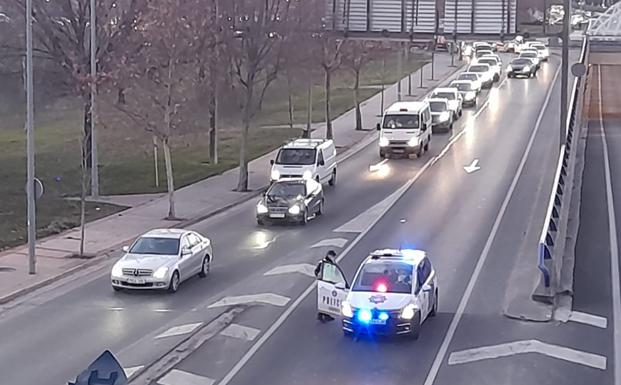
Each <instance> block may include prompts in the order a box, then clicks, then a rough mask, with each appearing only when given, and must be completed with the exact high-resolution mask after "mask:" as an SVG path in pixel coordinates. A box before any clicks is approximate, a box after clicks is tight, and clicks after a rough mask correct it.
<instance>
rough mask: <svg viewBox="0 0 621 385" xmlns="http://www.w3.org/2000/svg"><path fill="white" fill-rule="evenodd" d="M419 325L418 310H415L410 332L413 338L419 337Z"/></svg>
mask: <svg viewBox="0 0 621 385" xmlns="http://www.w3.org/2000/svg"><path fill="white" fill-rule="evenodd" d="M420 326H421V324H420V312H417V313H416V314H415V315H414V319H413V320H412V331H411V332H410V337H411V338H412V339H413V340H417V339H418V337H420Z"/></svg>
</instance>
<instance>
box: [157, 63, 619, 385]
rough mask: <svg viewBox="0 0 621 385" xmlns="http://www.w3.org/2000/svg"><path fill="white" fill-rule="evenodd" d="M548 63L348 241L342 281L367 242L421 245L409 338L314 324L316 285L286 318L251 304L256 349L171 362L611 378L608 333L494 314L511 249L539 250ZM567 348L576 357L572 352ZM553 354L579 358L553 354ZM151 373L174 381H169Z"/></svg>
mask: <svg viewBox="0 0 621 385" xmlns="http://www.w3.org/2000/svg"><path fill="white" fill-rule="evenodd" d="M557 63H558V62H557V60H556V59H555V58H553V60H552V61H551V63H550V64H547V65H546V66H545V67H544V69H543V70H542V73H541V74H540V76H539V77H538V79H537V80H532V81H529V80H521V79H512V80H511V81H507V82H504V83H503V84H502V85H501V87H500V89H495V90H493V91H492V96H491V97H490V101H489V105H488V106H487V108H485V109H484V110H482V111H481V112H480V113H479V114H477V116H476V117H475V116H471V117H469V118H467V119H465V124H466V126H467V127H470V129H469V130H468V131H467V132H466V133H465V134H464V135H463V137H461V138H459V140H456V141H455V142H454V143H453V145H452V147H451V148H450V150H448V151H447V152H445V153H443V155H442V156H441V157H440V158H439V159H437V160H436V161H435V162H434V163H433V164H430V166H429V168H428V169H427V170H426V171H425V172H424V173H422V174H421V175H420V177H419V178H418V180H416V182H415V183H414V184H413V186H412V187H411V188H409V189H408V190H407V191H406V192H405V194H404V195H403V196H402V197H401V198H400V199H399V200H398V201H397V202H396V204H395V205H394V206H393V207H392V208H390V209H389V210H388V211H387V212H386V213H385V215H383V216H382V218H381V219H380V220H379V222H378V223H377V224H375V226H373V227H372V228H371V229H370V231H368V232H367V233H365V234H363V236H358V237H357V238H356V240H355V241H354V242H355V244H354V245H353V247H352V248H351V249H349V250H348V253H347V254H346V257H345V259H343V261H342V262H341V266H342V268H343V269H344V271H345V272H346V274H347V275H348V276H349V277H350V279H351V277H352V275H353V273H354V272H355V269H356V268H357V266H358V264H359V263H360V261H361V260H362V259H363V258H364V257H366V255H367V253H368V252H369V251H371V250H374V249H377V248H383V247H398V246H412V247H419V248H423V249H425V250H426V251H427V252H428V254H429V255H430V257H431V260H432V262H433V264H434V265H435V268H436V271H437V272H438V274H439V287H440V293H439V297H440V306H439V310H440V312H439V315H438V316H437V317H436V318H434V319H431V320H429V321H427V322H426V323H425V324H424V325H423V330H422V335H421V338H420V339H419V340H418V341H416V342H412V341H408V340H398V339H397V340H383V339H381V340H374V339H368V338H364V339H360V340H358V341H352V340H351V339H349V338H344V337H343V336H342V333H341V330H340V328H339V325H338V323H337V322H334V323H331V324H322V323H319V322H317V321H316V320H315V317H314V315H315V313H316V301H317V299H316V296H315V292H314V291H312V290H306V291H304V288H305V287H306V286H305V285H300V286H299V288H298V293H303V294H302V297H300V298H299V303H298V302H297V301H296V302H295V304H296V305H297V306H296V307H295V308H291V311H290V312H289V313H290V314H287V313H285V315H283V316H280V317H278V316H279V315H280V312H279V311H275V310H274V309H273V308H269V307H259V308H255V309H251V310H249V311H247V312H246V313H244V315H243V316H242V317H240V319H239V320H236V322H237V323H239V324H242V325H244V326H247V327H253V328H255V329H257V330H262V331H263V332H264V333H265V334H263V336H262V337H261V338H260V339H259V340H258V342H256V343H255V345H252V344H251V342H249V341H246V340H244V341H232V340H231V339H230V338H227V337H226V336H221V335H220V336H217V337H215V338H214V339H213V340H210V341H209V342H208V343H206V344H205V345H203V346H202V347H201V348H200V349H199V350H198V351H196V352H195V353H194V354H193V355H192V356H191V357H190V358H188V359H186V360H185V361H184V362H182V363H181V364H180V365H178V366H177V367H176V368H175V370H176V371H180V372H181V373H192V374H194V375H198V376H201V377H200V378H201V379H202V380H203V381H206V382H205V383H210V382H209V381H220V382H219V384H222V385H228V384H235V385H244V384H252V383H256V382H257V379H258V378H260V379H261V382H262V383H269V384H275V385H285V384H287V385H289V384H296V385H297V384H316V383H333V384H377V383H381V384H388V385H389V384H404V383H414V384H425V385H431V384H447V385H448V384H456V383H459V384H473V385H474V384H490V385H491V384H498V383H502V384H516V385H517V384H529V383H537V384H550V385H552V384H558V383H564V384H576V385H577V384H586V383H597V384H612V383H613V380H612V375H611V369H610V367H609V366H606V357H612V345H611V343H610V339H611V334H610V332H609V331H606V330H601V329H597V328H593V327H592V326H587V325H583V324H578V323H572V322H570V323H567V324H560V325H559V324H555V323H541V324H537V323H525V322H521V321H516V320H510V319H508V318H506V317H504V316H503V315H502V307H503V304H504V303H505V300H506V297H507V296H510V295H511V291H512V290H511V288H510V287H507V282H511V280H510V276H511V274H512V273H513V271H514V269H515V268H516V266H515V264H516V260H517V258H516V255H517V254H518V253H523V252H528V250H527V249H528V248H533V246H532V245H535V244H536V242H537V238H538V231H539V230H540V223H542V222H543V212H544V211H545V207H546V204H547V199H548V196H549V191H550V188H551V181H552V178H553V172H554V164H555V163H556V156H557V155H556V154H557V153H556V149H557V148H558V131H557V127H558V116H559V115H560V113H559V109H560V108H559V102H560V101H559V88H560V85H559V83H560V81H558V80H560V79H557V82H556V84H555V87H554V89H552V90H550V87H551V85H552V80H553V79H555V76H556V69H557ZM547 99H549V100H548V102H549V103H548V104H546V100H547ZM543 106H546V108H545V109H543V110H542V107H543ZM473 159H479V164H480V165H481V167H482V168H481V170H479V171H477V172H475V173H473V174H470V175H468V174H466V173H465V172H464V169H463V166H465V165H468V164H470V163H471V161H472V160H473ZM391 165H393V163H391ZM395 166H396V167H398V166H397V165H395ZM533 224H534V225H533ZM532 254H533V260H534V258H535V255H536V254H535V253H534V252H533V253H532ZM533 263H534V262H533ZM311 282H312V280H311V279H309V280H307V281H306V282H305V284H306V285H308V284H311V285H312V283H311ZM531 283H532V282H525V283H524V284H526V285H530V284H531ZM304 295H307V296H304ZM270 325H271V327H270V328H269V329H267V327H268V326H270ZM266 329H267V331H266ZM533 340H536V341H537V342H535V344H536V343H540V344H539V345H536V346H537V347H538V348H539V350H540V352H541V351H544V352H547V353H549V354H548V355H546V354H539V353H532V352H531V353H528V354H518V355H512V354H509V355H508V356H507V357H502V358H499V357H498V356H499V355H501V354H500V353H492V356H493V357H494V358H495V359H487V360H477V361H472V362H458V360H453V361H452V364H449V357H451V356H452V354H453V353H457V352H460V351H463V350H467V349H472V348H480V347H486V346H491V345H497V344H507V343H517V342H519V341H533ZM530 343H531V344H533V343H532V342H530ZM543 344H547V345H545V347H544V348H541V346H542V345H543ZM251 345H252V346H253V347H252V349H251V350H248V349H249V347H250V346H251ZM503 349H504V348H503ZM567 349H573V350H572V352H573V353H571V354H569V355H567V354H566V353H567ZM509 350H511V349H509ZM506 351H507V349H505V350H504V352H505V353H506ZM559 352H561V353H559ZM557 353H558V355H559V356H560V357H561V358H563V357H564V358H567V357H569V356H572V355H573V354H574V353H575V354H577V356H578V357H579V358H577V359H574V361H575V362H569V361H567V360H566V359H559V358H558V357H557V358H553V357H551V356H550V355H554V354H557ZM494 354H495V355H494ZM589 354H590V355H589ZM456 357H457V356H456ZM573 357H574V358H575V355H574V356H573ZM585 357H586V358H585ZM602 361H603V367H602ZM160 381H161V382H160V383H162V384H166V385H167V384H169V383H170V382H168V381H169V379H168V378H167V377H166V376H165V377H164V378H162V379H161V380H160ZM183 383H184V382H183V381H179V382H178V384H183Z"/></svg>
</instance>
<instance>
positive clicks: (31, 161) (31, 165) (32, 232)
mask: <svg viewBox="0 0 621 385" xmlns="http://www.w3.org/2000/svg"><path fill="white" fill-rule="evenodd" d="M32 72H33V71H32V0H26V153H27V156H26V158H27V181H26V196H27V200H28V261H29V267H28V273H30V274H35V273H36V272H37V259H36V254H35V244H36V242H37V223H36V206H35V156H34V151H35V149H34V146H35V143H34V121H33V104H34V103H33V86H32V84H33V80H32V76H33V74H32Z"/></svg>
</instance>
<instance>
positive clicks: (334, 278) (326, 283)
mask: <svg viewBox="0 0 621 385" xmlns="http://www.w3.org/2000/svg"><path fill="white" fill-rule="evenodd" d="M317 278H318V280H317V307H318V317H319V318H320V319H322V318H323V317H340V318H341V319H342V327H343V334H344V335H345V336H357V335H359V334H370V335H409V336H410V337H412V338H414V339H417V338H418V336H419V333H420V329H421V325H422V323H423V322H424V321H425V320H426V319H427V318H429V317H433V316H435V315H436V312H437V309H438V283H437V277H436V272H435V270H434V268H433V266H432V265H431V261H430V260H429V258H428V257H427V256H426V254H425V252H424V251H422V250H411V249H407V250H394V249H386V250H376V251H374V252H372V253H371V254H370V255H369V256H368V257H367V258H366V259H365V260H364V261H363V262H362V264H361V265H360V267H359V268H358V271H357V273H356V275H355V277H354V279H353V284H352V285H351V287H350V285H349V284H348V282H347V280H346V278H345V275H344V274H343V271H342V270H341V268H340V267H339V266H338V265H337V264H336V263H333V262H330V261H325V260H324V261H322V262H320V265H319V269H318V274H317Z"/></svg>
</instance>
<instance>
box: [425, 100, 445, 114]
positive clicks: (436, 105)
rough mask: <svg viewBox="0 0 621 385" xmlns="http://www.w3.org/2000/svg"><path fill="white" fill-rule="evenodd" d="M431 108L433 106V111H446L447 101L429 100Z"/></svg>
mask: <svg viewBox="0 0 621 385" xmlns="http://www.w3.org/2000/svg"><path fill="white" fill-rule="evenodd" d="M429 108H431V112H442V111H446V103H444V102H429Z"/></svg>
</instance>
